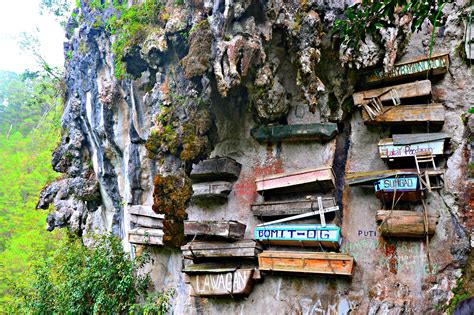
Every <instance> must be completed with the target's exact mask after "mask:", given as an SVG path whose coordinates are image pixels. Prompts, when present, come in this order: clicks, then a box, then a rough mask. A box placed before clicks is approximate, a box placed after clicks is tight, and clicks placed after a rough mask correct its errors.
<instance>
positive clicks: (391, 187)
mask: <svg viewBox="0 0 474 315" xmlns="http://www.w3.org/2000/svg"><path fill="white" fill-rule="evenodd" d="M374 188H375V195H376V196H377V198H379V199H380V200H384V201H387V202H388V201H390V202H391V201H393V200H394V194H395V200H397V201H398V200H401V201H411V202H414V201H419V200H421V197H422V196H421V190H420V186H419V184H418V176H401V177H391V178H384V179H379V180H377V181H375V183H374Z"/></svg>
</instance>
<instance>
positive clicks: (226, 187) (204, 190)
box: [193, 181, 232, 200]
mask: <svg viewBox="0 0 474 315" xmlns="http://www.w3.org/2000/svg"><path fill="white" fill-rule="evenodd" d="M231 191H232V183H230V182H223V181H218V182H206V183H198V184H193V199H195V200H202V199H222V200H226V199H227V195H228V194H229V193H230V192H231Z"/></svg>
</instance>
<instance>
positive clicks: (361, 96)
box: [352, 80, 431, 106]
mask: <svg viewBox="0 0 474 315" xmlns="http://www.w3.org/2000/svg"><path fill="white" fill-rule="evenodd" d="M430 94H431V81H430V80H421V81H415V82H410V83H404V84H399V85H394V86H387V87H383V88H378V89H372V90H366V91H361V92H356V93H354V94H352V99H353V100H354V105H356V106H360V105H362V104H366V103H368V102H369V101H370V99H372V98H373V97H378V98H379V100H380V101H381V102H388V101H392V100H393V99H395V98H398V99H400V100H403V99H408V98H413V97H421V96H428V95H430Z"/></svg>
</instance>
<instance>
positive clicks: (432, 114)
mask: <svg viewBox="0 0 474 315" xmlns="http://www.w3.org/2000/svg"><path fill="white" fill-rule="evenodd" d="M448 68H449V55H448V54H446V53H443V54H433V55H432V56H431V58H426V57H421V58H416V59H413V60H409V61H406V62H401V63H397V64H395V65H394V68H393V70H392V71H390V72H384V71H383V70H381V69H380V70H373V71H371V72H368V73H366V74H365V76H364V79H365V80H364V81H365V83H366V85H376V84H378V85H379V86H380V85H384V84H385V85H386V84H389V86H384V87H378V88H373V89H369V90H365V91H360V92H357V93H354V94H353V100H354V104H355V105H356V106H359V107H361V108H362V119H363V121H364V122H365V124H368V125H382V126H389V127H392V128H393V129H392V131H393V130H396V128H400V127H399V126H400V125H402V126H403V128H405V129H407V128H411V126H416V125H422V126H426V129H427V130H428V131H429V130H430V129H432V128H437V129H439V128H440V127H442V125H443V124H444V106H443V105H442V104H438V103H432V102H431V101H430V96H431V81H430V80H427V79H425V80H421V81H413V80H414V79H419V78H427V77H428V76H430V75H431V76H434V75H440V74H444V73H446V72H447V71H448ZM396 81H398V82H399V84H396V85H393V82H396ZM410 81H411V82H410ZM415 128H416V127H415ZM448 141H449V136H448V135H447V134H445V133H441V132H435V133H408V134H397V133H396V132H394V134H393V135H392V136H391V137H390V138H385V139H382V140H380V141H379V143H378V147H379V154H380V158H381V159H383V160H385V161H387V163H388V165H389V166H394V165H396V166H400V165H402V166H404V167H410V168H409V169H390V170H385V171H374V172H359V173H352V174H348V176H347V177H346V183H348V184H349V186H367V185H369V186H371V187H373V188H374V189H375V195H376V196H377V198H378V199H380V200H381V201H382V204H383V209H385V208H386V207H385V206H386V205H388V208H389V209H390V210H379V211H377V215H376V221H377V222H378V223H379V227H380V231H381V234H382V235H383V236H390V237H427V236H428V235H432V234H434V230H435V227H436V223H437V219H438V216H436V215H428V213H427V209H426V205H425V203H424V200H423V198H424V197H425V196H426V195H425V192H431V191H432V190H434V189H441V188H443V186H444V181H443V180H444V176H443V175H444V171H443V170H440V169H438V168H437V167H436V163H435V160H434V159H435V158H436V157H439V156H442V155H443V154H445V145H446V143H447V142H448ZM427 164H428V167H426V166H427ZM423 166H424V167H423ZM415 167H416V168H415ZM442 183H443V184H442ZM419 202H421V203H422V206H423V214H419V213H417V212H416V211H414V210H408V209H404V208H403V206H402V209H399V206H398V205H399V203H402V204H403V203H405V204H407V203H408V206H406V207H407V208H408V207H409V206H410V203H419Z"/></svg>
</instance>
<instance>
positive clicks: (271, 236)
mask: <svg viewBox="0 0 474 315" xmlns="http://www.w3.org/2000/svg"><path fill="white" fill-rule="evenodd" d="M254 237H255V239H256V240H258V241H260V242H262V243H263V244H271V245H287V246H300V247H303V246H305V247H319V246H324V247H328V248H333V249H336V248H338V247H339V245H340V242H341V228H340V227H338V226H336V225H329V224H328V225H326V226H324V227H323V226H322V225H320V224H275V225H267V226H261V227H256V228H255V230H254Z"/></svg>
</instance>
